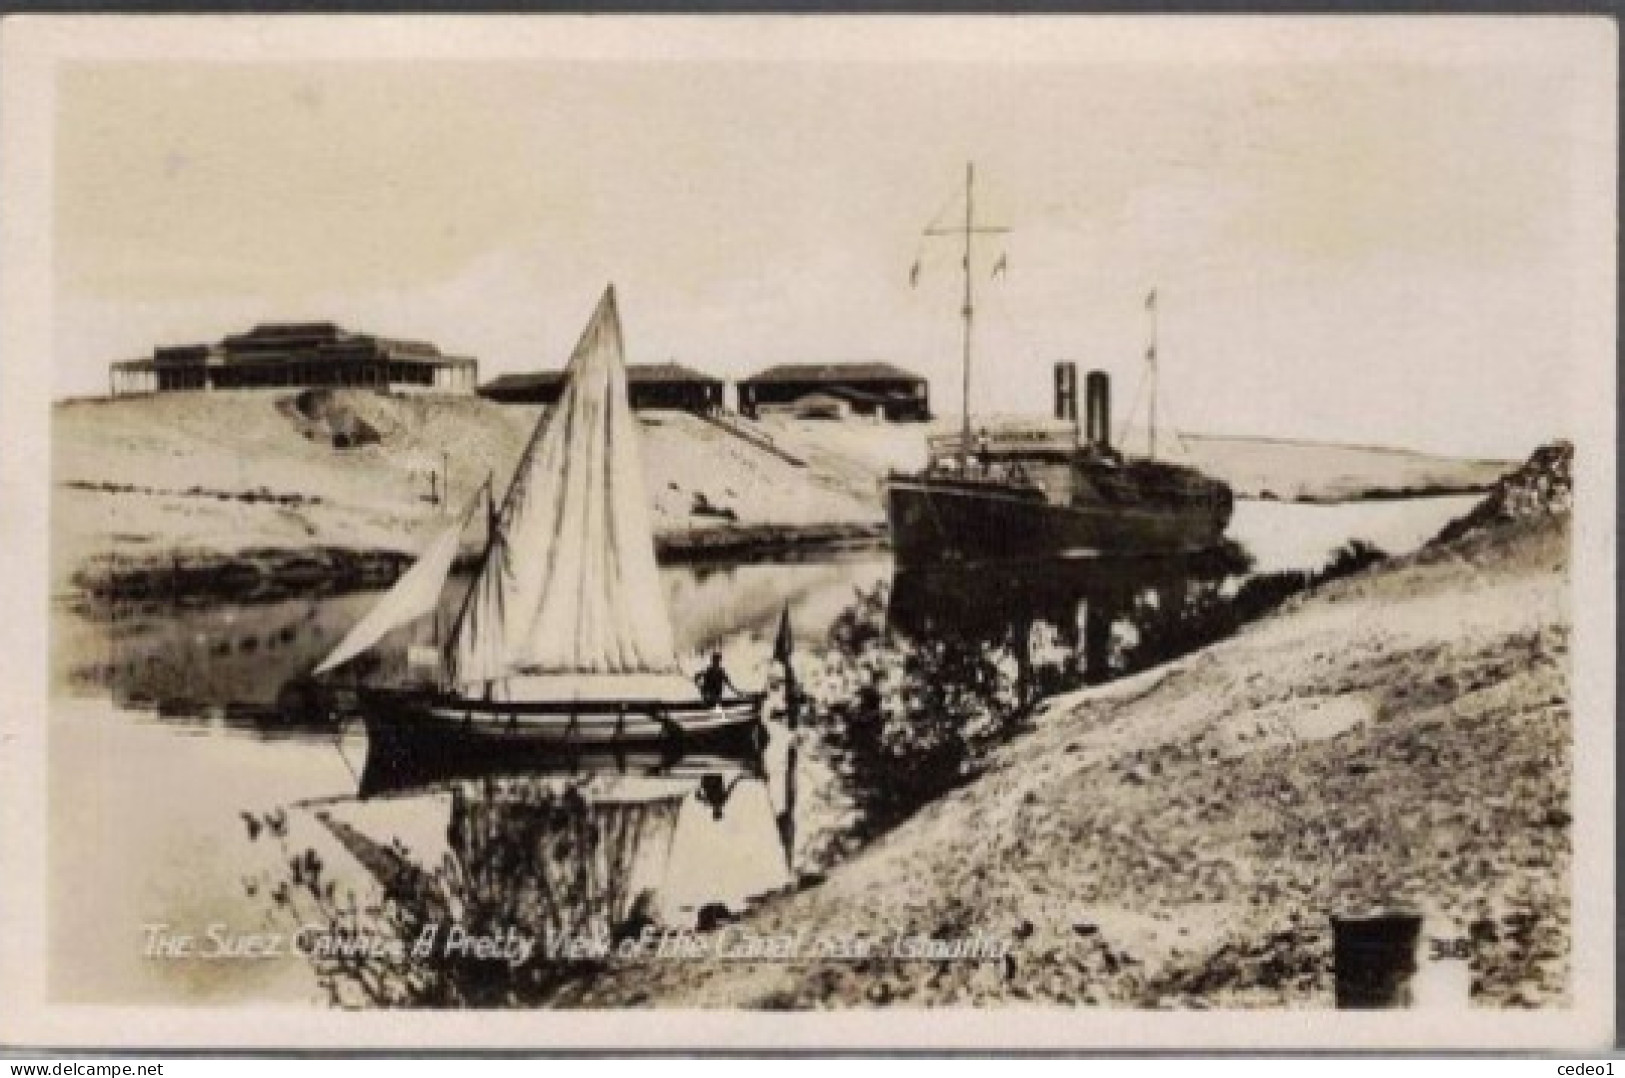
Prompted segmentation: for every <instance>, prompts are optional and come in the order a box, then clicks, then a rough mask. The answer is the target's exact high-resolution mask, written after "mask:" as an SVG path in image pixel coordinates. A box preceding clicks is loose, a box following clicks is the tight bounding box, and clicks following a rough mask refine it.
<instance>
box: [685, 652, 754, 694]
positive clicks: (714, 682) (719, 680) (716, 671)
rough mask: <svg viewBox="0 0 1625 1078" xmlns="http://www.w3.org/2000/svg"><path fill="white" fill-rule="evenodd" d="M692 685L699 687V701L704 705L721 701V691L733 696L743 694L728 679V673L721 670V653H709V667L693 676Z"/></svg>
mask: <svg viewBox="0 0 1625 1078" xmlns="http://www.w3.org/2000/svg"><path fill="white" fill-rule="evenodd" d="M694 684H695V685H696V686H698V687H699V690H700V699H701V700H702V701H704V702H705V703H706V704H715V703H717V702H718V701H720V700H721V699H722V696H723V690H724V689H727V690H729V691H731V692H732V693H733V694H734V695H735V696H743V695H744V693H742V692H740V691H739V688H738V687H737V686H736V685H734V683H733V682H732V681H731V680H730V679H729V677H728V671H726V670H724V669H723V668H722V652H720V651H713V652H712V653H711V665H710V666H707V667H706V668H705V669H704V670H701V671H700V672H699V673H697V674H695V675H694Z"/></svg>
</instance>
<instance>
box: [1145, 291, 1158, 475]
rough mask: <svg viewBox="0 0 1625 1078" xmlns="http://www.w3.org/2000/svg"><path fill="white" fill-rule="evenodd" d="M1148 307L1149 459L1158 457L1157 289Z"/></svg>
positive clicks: (1146, 359) (1147, 433) (1147, 417)
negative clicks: (1149, 333)
mask: <svg viewBox="0 0 1625 1078" xmlns="http://www.w3.org/2000/svg"><path fill="white" fill-rule="evenodd" d="M1145 306H1146V309H1147V310H1149V311H1150V312H1151V343H1150V344H1149V345H1148V346H1147V347H1146V350H1145V362H1146V366H1147V377H1148V379H1149V381H1150V382H1151V407H1150V409H1149V410H1148V411H1147V412H1146V417H1145V418H1146V440H1147V442H1148V448H1149V450H1150V452H1149V453H1148V454H1147V458H1146V459H1148V460H1156V459H1157V290H1156V289H1155V288H1153V289H1151V294H1150V295H1148V296H1146V298H1145Z"/></svg>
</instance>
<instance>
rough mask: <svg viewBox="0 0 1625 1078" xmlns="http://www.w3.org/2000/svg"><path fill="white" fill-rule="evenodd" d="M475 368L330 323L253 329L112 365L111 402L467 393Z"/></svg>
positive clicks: (434, 351)
mask: <svg viewBox="0 0 1625 1078" xmlns="http://www.w3.org/2000/svg"><path fill="white" fill-rule="evenodd" d="M477 382H478V362H477V361H476V360H474V359H472V358H470V357H467V356H448V355H443V354H442V353H441V351H440V349H438V348H436V347H435V346H434V345H432V344H429V343H428V342H426V341H406V340H395V339H392V338H389V337H376V336H373V335H371V334H366V333H351V332H350V331H348V330H346V329H343V328H341V327H339V326H336V325H334V324H333V323H331V322H279V323H269V324H266V325H259V326H255V327H254V328H253V329H251V330H249V331H248V332H247V333H237V334H233V335H231V336H229V337H226V338H225V339H224V340H222V341H220V342H218V343H216V344H187V345H176V346H166V347H160V348H156V349H154V350H153V353H152V356H151V357H150V358H144V359H133V360H128V361H125V362H122V363H115V364H113V365H112V369H111V385H110V387H109V388H110V389H111V391H112V394H113V396H115V397H118V396H127V395H131V394H136V393H169V392H175V391H180V390H224V389H293V388H308V387H329V388H339V387H361V388H369V389H380V390H390V391H396V392H407V393H412V392H416V393H472V392H473V391H474V387H475V385H476V384H477Z"/></svg>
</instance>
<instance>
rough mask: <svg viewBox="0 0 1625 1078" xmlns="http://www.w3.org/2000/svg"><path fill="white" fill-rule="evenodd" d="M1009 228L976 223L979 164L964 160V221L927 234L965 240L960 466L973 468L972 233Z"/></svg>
mask: <svg viewBox="0 0 1625 1078" xmlns="http://www.w3.org/2000/svg"><path fill="white" fill-rule="evenodd" d="M1008 231H1010V230H1009V229H1008V228H1001V227H999V226H997V225H978V224H977V223H976V165H975V162H971V161H967V162H966V163H965V223H964V224H963V225H961V226H959V227H956V228H934V227H933V228H928V229H926V230H925V234H926V235H927V236H952V235H956V234H957V235H959V236H960V237H962V239H963V241H964V257H963V259H962V260H961V262H960V268H961V270H962V271H963V272H964V276H965V303H964V306H963V307H962V308H961V309H960V314H961V315H962V316H963V317H964V320H965V328H964V333H963V336H962V338H961V352H962V356H961V362H962V363H963V366H964V385H963V388H964V399H963V400H962V401H961V402H960V413H961V419H960V431H959V470H960V471H961V472H968V471H969V470H970V446H971V440H970V359H971V327H972V326H973V325H974V323H975V320H976V292H975V286H974V284H973V283H972V282H973V281H974V277H973V276H972V274H971V237H973V236H975V235H976V234H977V233H979V232H986V233H993V232H1008Z"/></svg>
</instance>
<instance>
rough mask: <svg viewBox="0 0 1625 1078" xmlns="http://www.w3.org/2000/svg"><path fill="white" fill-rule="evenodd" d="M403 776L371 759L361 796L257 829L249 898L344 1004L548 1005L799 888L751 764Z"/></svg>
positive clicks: (632, 763) (761, 772) (426, 764)
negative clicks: (670, 942)
mask: <svg viewBox="0 0 1625 1078" xmlns="http://www.w3.org/2000/svg"><path fill="white" fill-rule="evenodd" d="M402 764H403V761H402V759H401V758H400V756H399V754H398V753H391V754H388V755H385V756H381V755H380V754H378V753H372V752H370V753H369V756H368V760H367V764H366V767H365V768H364V770H363V774H362V778H361V781H360V790H359V791H358V795H357V796H355V797H344V798H335V799H326V800H323V801H320V802H316V803H312V804H307V805H303V806H293V807H291V808H290V809H286V810H282V811H281V812H280V813H278V814H274V815H273V816H270V817H267V818H266V821H265V822H261V821H259V820H258V819H257V818H254V817H251V816H250V817H249V819H250V820H251V824H250V835H251V837H252V838H253V839H254V840H255V841H260V832H263V834H264V836H265V839H264V840H265V841H267V842H270V841H275V842H277V843H278V844H279V846H278V849H277V851H276V856H275V858H274V866H275V867H274V868H273V869H272V870H270V871H267V872H266V873H263V874H261V875H260V876H258V877H255V878H254V879H252V880H251V881H250V883H249V887H250V889H251V891H252V892H254V893H255V894H258V895H262V896H263V897H264V900H265V901H266V902H268V903H269V904H270V905H271V907H272V908H273V910H274V911H275V912H276V913H277V915H278V916H279V918H280V920H281V921H282V922H283V925H284V927H285V929H286V930H287V931H288V932H290V933H299V934H301V935H302V937H303V939H302V943H301V945H300V946H299V948H298V950H299V952H300V953H301V954H303V955H304V956H305V957H306V959H307V960H308V961H309V962H310V964H311V966H312V968H313V970H314V972H315V973H316V976H317V979H318V982H319V983H320V984H321V985H322V986H323V988H324V989H325V990H326V991H327V993H328V995H329V997H330V999H331V1000H332V1001H333V1002H335V1003H337V1004H340V1005H345V1006H358V1005H366V1006H380V1005H382V1006H513V1005H518V1004H526V1003H538V1002H544V1001H545V1000H546V998H547V997H548V996H549V994H550V993H552V992H553V991H555V990H556V989H557V988H558V987H560V986H561V985H563V984H566V983H569V982H570V981H571V980H573V979H576V978H579V977H583V976H590V975H591V974H592V973H594V972H595V971H598V970H600V969H601V968H603V966H604V965H605V963H606V962H608V961H609V960H610V959H611V958H612V957H613V956H614V955H615V954H616V953H617V952H616V948H617V946H619V945H620V944H621V943H622V942H623V941H628V940H633V941H636V940H640V939H645V938H647V937H645V932H646V931H647V930H649V929H652V928H696V927H697V928H701V929H708V928H712V927H715V926H716V925H717V924H719V923H721V922H722V921H724V920H729V919H732V918H734V917H737V916H739V915H740V914H742V913H743V912H744V911H745V909H746V908H747V907H748V906H749V905H750V904H751V903H752V902H754V901H756V900H758V899H759V898H761V897H762V896H764V895H767V894H771V893H773V892H776V891H778V890H781V889H782V888H784V887H786V886H788V885H789V883H790V874H789V870H788V867H787V861H786V856H785V853H784V850H783V848H782V846H781V845H780V834H779V830H778V820H777V819H776V817H775V814H774V812H773V807H772V800H771V797H770V795H769V791H768V786H767V777H766V772H765V769H764V768H763V766H762V762H761V759H760V757H759V756H742V757H723V756H712V757H661V756H658V755H655V754H649V755H644V756H637V755H619V756H614V757H607V756H606V757H582V756H570V755H564V754H561V755H557V756H556V757H554V758H553V759H552V760H536V761H532V762H530V763H528V764H527V765H526V766H524V767H523V768H518V767H515V766H514V765H513V764H512V763H511V761H506V760H490V761H487V762H486V763H484V764H483V765H481V764H471V763H470V762H468V761H463V762H462V763H460V764H459V765H457V766H456V767H454V768H444V767H439V768H437V765H436V763H435V762H434V761H432V760H421V761H414V762H412V769H411V770H406V769H403V767H402ZM301 813H303V814H305V815H306V816H307V817H308V820H307V822H308V823H309V824H310V826H307V827H305V828H304V829H303V831H302V832H301V831H300V829H299V828H298V827H297V826H296V825H297V823H298V820H297V817H298V815H299V814H301ZM290 814H291V815H292V816H294V817H296V819H295V820H294V825H290V824H289V821H288V817H289V815H290ZM295 833H302V834H303V835H304V836H305V837H306V839H307V841H306V842H294V841H290V840H289V838H288V836H289V835H292V834H295ZM358 895H359V896H364V897H361V898H358V897H357V896H358Z"/></svg>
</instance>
